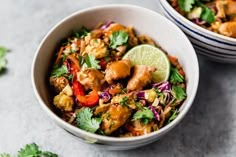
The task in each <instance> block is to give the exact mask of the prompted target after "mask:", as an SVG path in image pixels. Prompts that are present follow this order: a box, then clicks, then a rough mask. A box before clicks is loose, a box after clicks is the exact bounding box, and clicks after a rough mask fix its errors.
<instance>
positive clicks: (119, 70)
mask: <svg viewBox="0 0 236 157" xmlns="http://www.w3.org/2000/svg"><path fill="white" fill-rule="evenodd" d="M130 69H131V62H130V60H128V59H125V60H120V61H115V62H112V63H109V64H107V68H106V71H105V73H106V74H105V79H106V81H107V82H108V83H109V84H112V83H113V80H117V79H123V78H126V77H127V76H129V75H130Z"/></svg>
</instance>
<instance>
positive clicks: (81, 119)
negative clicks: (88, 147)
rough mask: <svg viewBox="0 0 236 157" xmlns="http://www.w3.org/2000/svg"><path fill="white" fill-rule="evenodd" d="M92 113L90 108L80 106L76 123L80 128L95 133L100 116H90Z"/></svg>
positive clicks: (98, 125)
mask: <svg viewBox="0 0 236 157" xmlns="http://www.w3.org/2000/svg"><path fill="white" fill-rule="evenodd" d="M92 116H93V113H92V110H91V109H90V108H88V107H85V108H82V109H81V110H80V111H79V112H78V113H77V119H76V120H77V123H78V127H79V128H80V129H83V130H85V131H88V132H91V133H95V132H96V131H97V130H98V129H99V127H100V123H101V122H102V120H101V118H92Z"/></svg>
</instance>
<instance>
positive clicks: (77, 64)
mask: <svg viewBox="0 0 236 157" xmlns="http://www.w3.org/2000/svg"><path fill="white" fill-rule="evenodd" d="M67 58H68V59H70V60H71V61H72V62H73V63H74V64H75V65H76V67H77V68H78V69H80V65H79V61H78V59H77V58H75V56H74V55H72V54H71V55H69V56H67Z"/></svg>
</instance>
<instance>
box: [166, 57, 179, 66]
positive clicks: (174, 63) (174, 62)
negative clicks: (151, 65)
mask: <svg viewBox="0 0 236 157" xmlns="http://www.w3.org/2000/svg"><path fill="white" fill-rule="evenodd" d="M168 58H169V60H170V63H171V64H173V65H174V66H177V65H178V59H177V58H176V57H173V56H170V55H168Z"/></svg>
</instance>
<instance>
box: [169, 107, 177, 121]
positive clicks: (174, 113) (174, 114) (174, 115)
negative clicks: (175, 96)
mask: <svg viewBox="0 0 236 157" xmlns="http://www.w3.org/2000/svg"><path fill="white" fill-rule="evenodd" d="M177 115H178V111H177V109H176V110H174V112H173V113H172V115H171V116H170V118H169V119H168V122H167V123H168V124H169V123H170V122H172V121H173V120H174V119H175V118H176V117H177Z"/></svg>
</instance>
